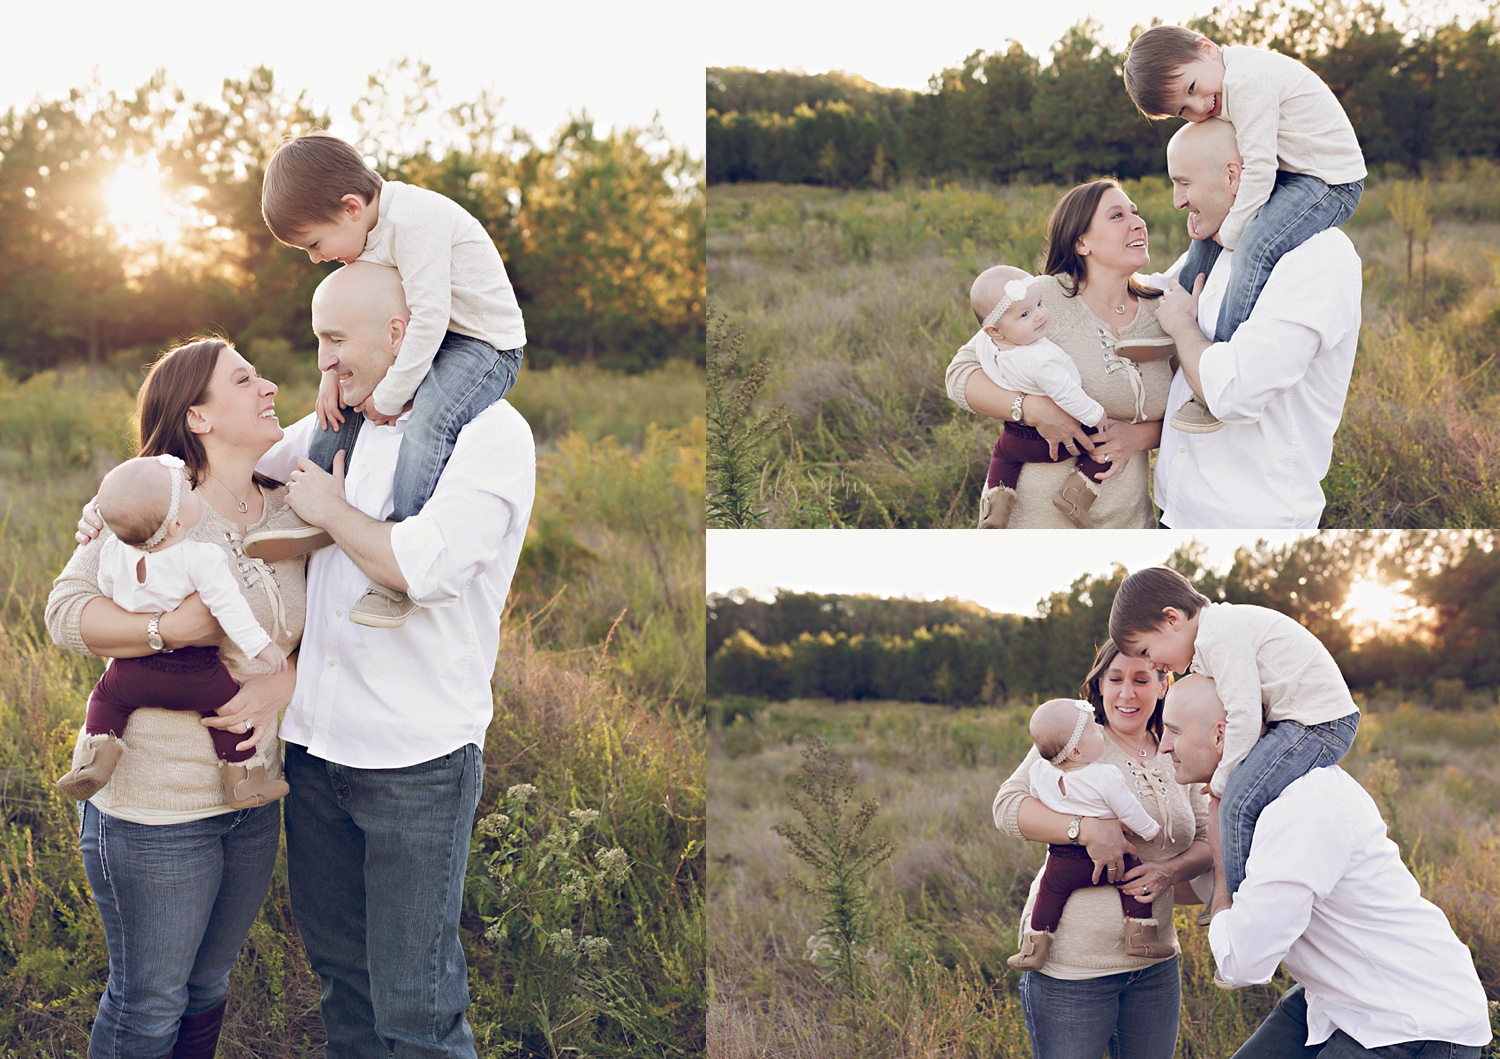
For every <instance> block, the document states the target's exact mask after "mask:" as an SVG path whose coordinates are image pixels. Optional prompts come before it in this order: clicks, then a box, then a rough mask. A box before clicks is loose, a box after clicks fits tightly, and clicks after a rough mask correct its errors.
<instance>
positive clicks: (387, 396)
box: [360, 180, 526, 415]
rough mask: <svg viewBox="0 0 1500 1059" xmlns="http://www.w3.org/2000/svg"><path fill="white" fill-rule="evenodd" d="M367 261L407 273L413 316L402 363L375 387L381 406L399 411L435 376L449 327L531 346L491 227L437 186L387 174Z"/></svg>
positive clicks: (404, 281)
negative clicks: (434, 361)
mask: <svg viewBox="0 0 1500 1059" xmlns="http://www.w3.org/2000/svg"><path fill="white" fill-rule="evenodd" d="M360 260H361V261H372V262H374V263H375V264H377V265H392V266H394V267H395V269H396V271H397V272H399V273H400V274H401V289H402V290H403V291H405V292H406V307H407V308H408V309H410V310H411V322H410V323H409V324H408V325H407V328H406V338H405V339H404V340H403V341H402V343H401V352H400V354H399V355H398V356H397V357H396V363H395V364H393V365H392V366H391V370H390V371H389V372H387V373H386V376H385V378H384V379H383V380H382V381H381V383H380V385H378V386H376V387H375V393H374V397H375V408H376V410H378V411H379V412H381V413H383V414H385V415H396V414H398V413H399V412H400V411H401V409H402V408H403V407H404V406H405V404H406V402H407V401H410V400H411V398H412V395H413V394H415V393H416V392H417V387H418V386H420V385H421V383H422V380H423V379H425V378H426V377H427V369H428V368H430V367H432V359H433V358H434V357H435V356H437V351H438V346H440V345H441V344H442V342H443V335H444V333H445V332H447V331H457V332H458V333H459V334H464V335H470V336H472V337H474V338H478V339H480V340H482V341H484V342H488V343H489V344H490V345H492V346H494V347H495V348H496V349H519V348H520V347H522V346H524V345H525V344H526V327H525V324H524V323H523V321H522V319H521V307H520V305H518V304H517V303H516V292H515V290H514V289H513V288H512V287H511V285H510V277H509V276H508V275H506V273H505V262H503V261H502V260H500V251H499V250H497V249H495V243H494V241H493V240H492V239H491V238H490V236H489V233H488V232H486V231H485V230H484V226H483V225H482V224H480V223H479V222H478V221H477V220H475V219H474V217H473V216H472V215H470V214H469V212H468V211H467V210H465V209H464V208H463V207H462V206H460V205H459V204H458V203H456V202H454V201H453V200H452V199H450V198H448V197H447V196H445V195H439V194H438V193H437V192H436V191H428V190H427V189H426V188H419V187H414V186H412V185H411V184H403V183H401V182H400V181H398V180H387V181H386V182H385V183H384V184H382V185H381V186H380V219H379V220H378V221H377V222H376V224H375V227H373V228H371V229H370V234H369V235H367V236H366V237H365V251H364V253H363V254H362V255H360Z"/></svg>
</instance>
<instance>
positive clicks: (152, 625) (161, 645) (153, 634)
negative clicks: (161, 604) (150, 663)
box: [146, 610, 168, 654]
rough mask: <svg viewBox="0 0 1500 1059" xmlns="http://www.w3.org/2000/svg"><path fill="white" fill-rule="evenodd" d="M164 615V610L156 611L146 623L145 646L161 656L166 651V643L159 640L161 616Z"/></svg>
mask: <svg viewBox="0 0 1500 1059" xmlns="http://www.w3.org/2000/svg"><path fill="white" fill-rule="evenodd" d="M165 613H166V611H164V610H159V611H157V612H156V613H155V614H153V615H151V620H150V621H148V622H147V623H146V646H147V647H149V648H151V650H153V651H160V652H162V653H163V654H165V653H166V652H167V651H168V647H167V642H166V641H165V640H163V639H162V638H161V616H162V615H163V614H165Z"/></svg>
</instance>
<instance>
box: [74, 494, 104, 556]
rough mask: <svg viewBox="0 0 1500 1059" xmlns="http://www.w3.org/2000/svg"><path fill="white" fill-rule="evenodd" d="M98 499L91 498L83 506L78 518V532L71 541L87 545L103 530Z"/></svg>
mask: <svg viewBox="0 0 1500 1059" xmlns="http://www.w3.org/2000/svg"><path fill="white" fill-rule="evenodd" d="M98 499H99V498H98V497H97V496H96V497H92V498H91V499H90V500H89V502H88V503H87V504H84V505H83V511H82V512H81V513H80V514H79V516H78V530H77V532H75V533H74V534H73V539H74V540H75V541H77V542H78V543H79V544H87V543H88V542H89V541H91V540H93V539H94V538H95V537H97V536H99V533H100V531H102V530H103V529H104V520H103V519H102V518H100V517H99V504H98V503H97V501H98Z"/></svg>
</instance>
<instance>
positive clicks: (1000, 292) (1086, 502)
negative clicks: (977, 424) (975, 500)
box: [969, 265, 1109, 529]
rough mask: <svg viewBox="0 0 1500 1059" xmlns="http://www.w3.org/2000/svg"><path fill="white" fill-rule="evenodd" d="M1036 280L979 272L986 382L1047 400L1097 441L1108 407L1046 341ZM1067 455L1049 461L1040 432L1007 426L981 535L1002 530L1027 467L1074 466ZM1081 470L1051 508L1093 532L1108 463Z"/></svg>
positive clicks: (993, 461)
mask: <svg viewBox="0 0 1500 1059" xmlns="http://www.w3.org/2000/svg"><path fill="white" fill-rule="evenodd" d="M1036 281H1037V277H1035V276H1031V275H1028V274H1027V273H1026V272H1024V271H1022V270H1021V269H1019V268H1013V267H1011V266H1010V265H995V266H993V267H991V268H987V269H985V270H984V271H983V272H981V273H980V274H979V276H978V278H977V279H975V280H974V284H973V286H971V287H970V288H969V304H970V306H971V307H972V308H973V310H974V315H975V317H977V318H978V320H979V326H980V329H981V330H983V331H984V333H985V334H986V335H988V336H989V339H990V341H989V343H988V344H986V343H983V342H981V343H979V365H980V368H981V369H982V370H983V371H984V374H985V375H986V377H988V378H989V380H990V381H991V382H993V383H995V384H996V385H997V386H1003V387H1005V388H1006V389H1007V390H1018V391H1022V392H1025V393H1034V394H1043V395H1045V396H1047V397H1050V398H1052V400H1054V401H1056V402H1057V404H1058V407H1060V408H1061V409H1062V410H1063V411H1065V412H1067V413H1068V414H1069V415H1070V416H1072V417H1073V418H1074V419H1076V420H1078V421H1079V422H1080V423H1082V424H1083V429H1084V430H1085V431H1086V432H1087V433H1089V434H1093V433H1096V432H1098V431H1100V430H1104V429H1106V428H1107V427H1108V426H1109V418H1108V417H1107V416H1106V415H1105V414H1104V406H1103V405H1101V404H1100V403H1099V402H1098V401H1096V400H1094V399H1093V398H1092V397H1090V396H1089V395H1088V394H1086V393H1084V392H1083V377H1082V376H1081V375H1080V374H1079V373H1078V365H1076V364H1074V363H1073V360H1072V358H1071V357H1069V356H1068V355H1067V354H1066V353H1064V352H1063V351H1062V348H1061V347H1059V346H1058V345H1057V343H1055V342H1053V341H1052V340H1050V339H1048V338H1047V337H1046V334H1047V310H1046V309H1045V308H1044V307H1043V306H1042V297H1041V294H1040V293H1037V292H1035V291H1033V290H1032V285H1033V284H1034V283H1036ZM1072 458H1073V457H1071V456H1069V455H1068V454H1067V453H1065V452H1059V454H1058V455H1057V456H1055V457H1054V456H1052V455H1050V454H1049V452H1048V446H1047V442H1046V440H1045V439H1043V437H1042V436H1041V434H1039V433H1037V431H1036V428H1035V427H1028V426H1026V425H1025V424H1024V423H1019V422H1007V423H1006V424H1005V428H1004V430H1003V431H1002V432H1001V434H1000V440H998V441H996V442H995V451H994V454H993V455H992V456H991V457H990V470H989V475H988V476H987V477H986V478H985V483H984V492H983V493H982V494H980V497H979V528H980V529H1004V528H1005V527H1006V526H1007V525H1009V523H1010V509H1011V506H1012V505H1013V504H1014V503H1015V499H1016V483H1017V482H1018V481H1019V480H1020V478H1021V466H1022V465H1023V464H1026V463H1059V462H1061V461H1062V460H1066V459H1072ZM1077 459H1078V463H1077V469H1076V470H1075V471H1074V472H1073V473H1072V474H1071V475H1069V476H1068V480H1067V481H1066V482H1064V483H1063V485H1062V488H1060V489H1059V490H1058V491H1057V494H1056V495H1055V496H1054V497H1053V498H1052V505H1053V506H1054V507H1055V508H1057V509H1058V510H1059V511H1061V512H1062V513H1063V514H1065V515H1067V516H1068V518H1069V519H1071V520H1072V521H1073V523H1074V524H1075V525H1078V526H1080V527H1082V528H1084V529H1092V528H1093V526H1094V523H1093V520H1092V519H1091V518H1090V517H1089V509H1090V508H1091V507H1093V506H1094V497H1096V496H1098V495H1099V486H1098V484H1097V483H1098V481H1099V476H1100V475H1102V474H1104V473H1105V472H1106V471H1108V470H1109V464H1108V463H1107V462H1100V461H1098V460H1095V459H1092V458H1091V457H1090V456H1089V455H1088V454H1087V453H1083V454H1081V455H1079V456H1078V458H1077Z"/></svg>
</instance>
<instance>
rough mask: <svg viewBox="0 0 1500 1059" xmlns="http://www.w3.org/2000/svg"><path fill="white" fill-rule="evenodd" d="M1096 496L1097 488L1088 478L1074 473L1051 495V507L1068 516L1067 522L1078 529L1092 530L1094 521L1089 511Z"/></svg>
mask: <svg viewBox="0 0 1500 1059" xmlns="http://www.w3.org/2000/svg"><path fill="white" fill-rule="evenodd" d="M1098 495H1099V487H1098V486H1097V485H1095V484H1094V483H1093V482H1091V481H1089V476H1088V475H1086V474H1084V473H1083V472H1082V471H1074V472H1073V473H1072V474H1070V475H1068V480H1067V481H1065V482H1063V484H1062V488H1061V489H1059V490H1058V491H1057V492H1056V493H1054V494H1052V506H1053V507H1055V508H1057V510H1059V511H1061V512H1062V513H1063V514H1064V515H1066V516H1068V520H1069V521H1070V522H1072V523H1073V525H1075V526H1077V527H1078V528H1079V529H1093V528H1094V520H1093V518H1092V517H1090V515H1089V509H1090V508H1092V507H1093V506H1094V498H1095V497H1097V496H1098Z"/></svg>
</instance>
